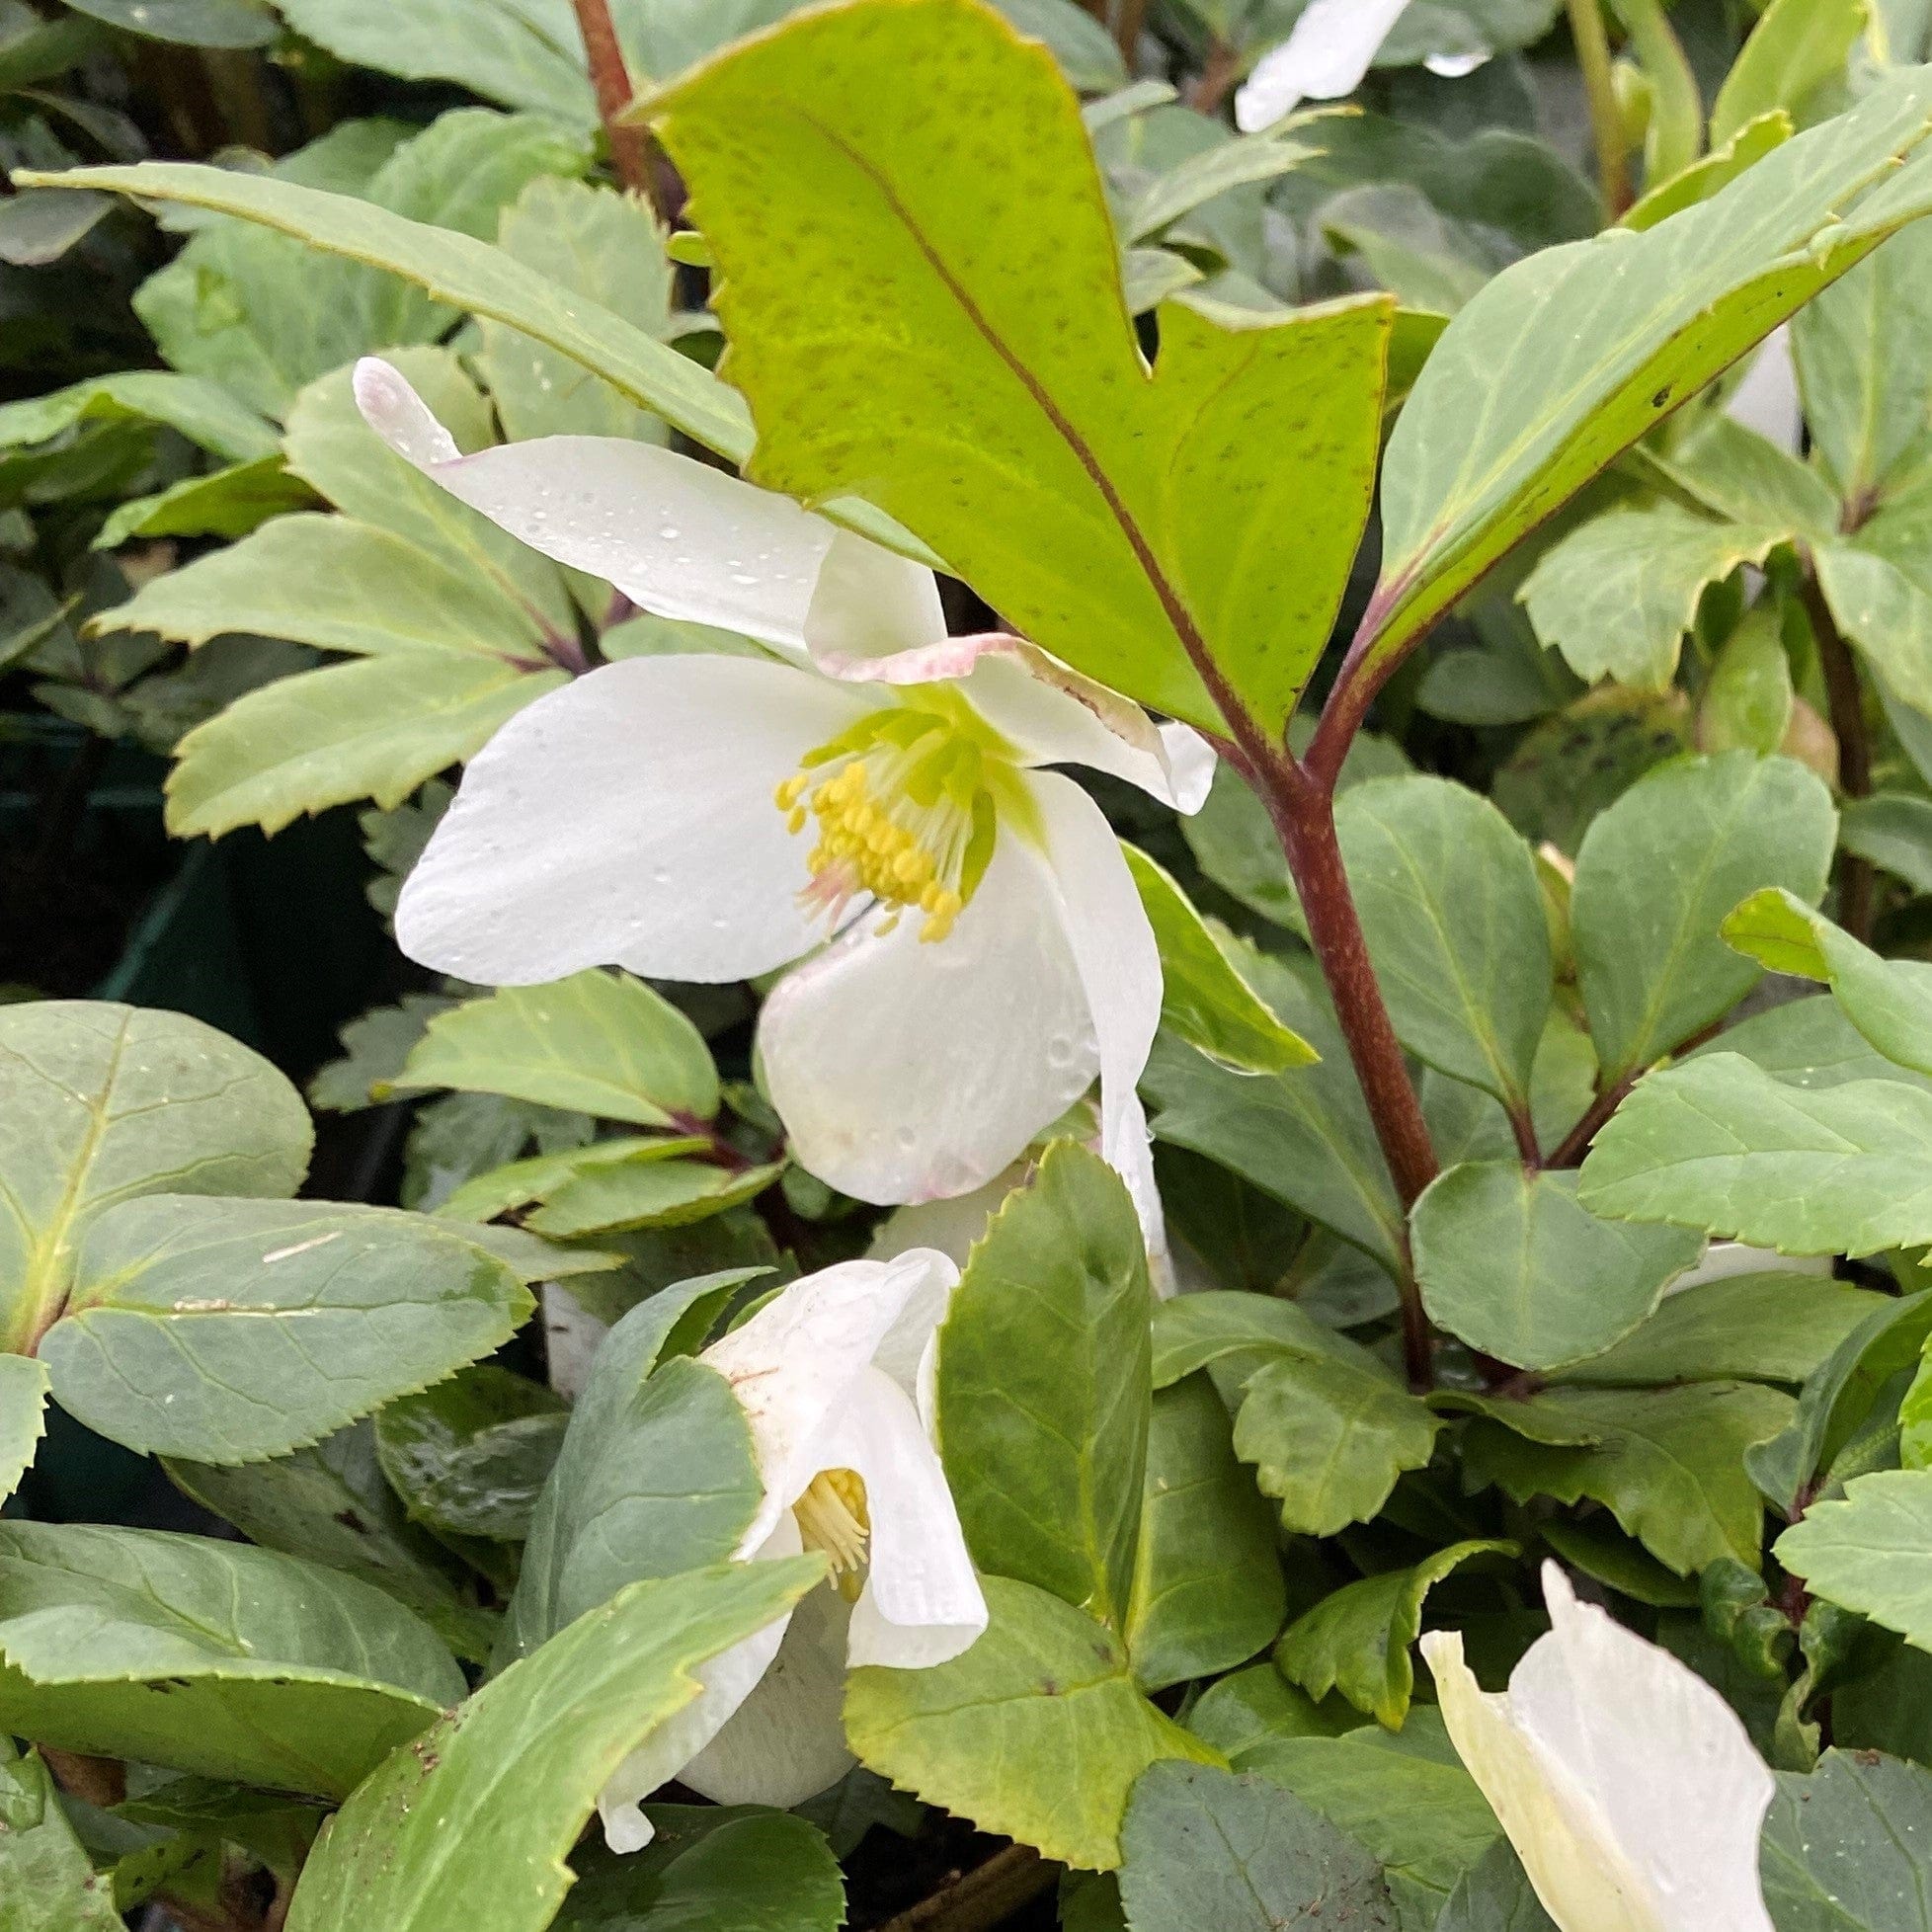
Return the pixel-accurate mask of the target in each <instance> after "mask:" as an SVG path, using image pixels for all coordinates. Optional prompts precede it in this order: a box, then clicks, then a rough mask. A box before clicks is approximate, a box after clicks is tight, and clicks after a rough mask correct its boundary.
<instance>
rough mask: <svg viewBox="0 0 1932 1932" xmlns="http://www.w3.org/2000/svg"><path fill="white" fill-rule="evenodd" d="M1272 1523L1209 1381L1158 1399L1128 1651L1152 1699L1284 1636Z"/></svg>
mask: <svg viewBox="0 0 1932 1932" xmlns="http://www.w3.org/2000/svg"><path fill="white" fill-rule="evenodd" d="M1285 1606H1286V1594H1285V1590H1284V1586H1283V1583H1282V1577H1281V1562H1280V1559H1279V1558H1278V1557H1277V1556H1276V1554H1275V1528H1274V1515H1273V1512H1272V1511H1271V1510H1270V1509H1269V1508H1268V1506H1267V1504H1266V1502H1264V1501H1263V1500H1262V1498H1261V1494H1260V1491H1259V1490H1258V1489H1256V1488H1255V1487H1254V1480H1253V1478H1252V1477H1251V1476H1249V1475H1248V1472H1247V1471H1246V1470H1244V1469H1243V1468H1242V1466H1241V1464H1240V1462H1239V1461H1238V1460H1237V1459H1236V1456H1235V1451H1234V1444H1233V1441H1232V1439H1231V1437H1230V1432H1229V1423H1228V1411H1227V1410H1226V1409H1224V1408H1223V1407H1222V1405H1221V1401H1220V1398H1219V1397H1217V1396H1216V1394H1215V1393H1214V1387H1213V1385H1212V1384H1211V1383H1210V1382H1209V1381H1208V1379H1207V1378H1206V1377H1205V1376H1191V1377H1188V1378H1186V1379H1185V1380H1183V1381H1182V1382H1180V1383H1179V1384H1178V1385H1177V1386H1175V1387H1171V1388H1164V1389H1162V1390H1160V1391H1159V1392H1158V1393H1157V1394H1156V1396H1155V1398H1154V1417H1153V1425H1152V1427H1151V1428H1150V1430H1149V1433H1148V1444H1147V1489H1146V1496H1145V1500H1144V1501H1143V1503H1142V1506H1141V1531H1140V1544H1139V1549H1138V1552H1137V1555H1136V1559H1135V1565H1134V1594H1133V1600H1132V1602H1131V1604H1130V1605H1129V1609H1128V1615H1127V1632H1126V1634H1127V1650H1128V1655H1129V1657H1130V1658H1131V1659H1132V1662H1133V1666H1134V1676H1135V1678H1136V1680H1137V1681H1138V1682H1139V1683H1140V1684H1141V1685H1142V1686H1143V1687H1145V1688H1146V1689H1148V1690H1151V1691H1157V1690H1165V1689H1166V1688H1167V1686H1168V1685H1170V1684H1177V1683H1181V1682H1183V1681H1184V1680H1185V1679H1187V1678H1190V1677H1208V1676H1212V1675H1214V1674H1215V1673H1216V1672H1218V1671H1222V1670H1226V1669H1229V1668H1230V1667H1231V1666H1233V1665H1235V1664H1238V1663H1243V1662H1246V1661H1247V1659H1248V1658H1249V1657H1251V1656H1253V1655H1254V1653H1255V1652H1256V1651H1257V1650H1260V1649H1261V1648H1262V1647H1263V1646H1264V1645H1266V1644H1267V1643H1269V1642H1270V1641H1271V1640H1272V1639H1273V1637H1274V1635H1275V1633H1276V1632H1277V1631H1278V1630H1279V1629H1280V1628H1281V1619H1282V1614H1283V1611H1284V1609H1285Z"/></svg>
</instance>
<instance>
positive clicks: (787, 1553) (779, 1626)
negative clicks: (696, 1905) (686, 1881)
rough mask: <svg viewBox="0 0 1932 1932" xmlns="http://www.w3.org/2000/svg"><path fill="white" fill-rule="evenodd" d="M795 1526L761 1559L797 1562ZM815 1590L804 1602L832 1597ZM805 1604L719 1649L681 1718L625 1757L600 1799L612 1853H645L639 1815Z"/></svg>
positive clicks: (761, 1668) (702, 1670)
mask: <svg viewBox="0 0 1932 1932" xmlns="http://www.w3.org/2000/svg"><path fill="white" fill-rule="evenodd" d="M803 1547H804V1546H803V1544H802V1543H801V1542H800V1540H799V1535H798V1525H797V1524H796V1523H794V1522H793V1521H792V1519H791V1518H790V1517H789V1516H786V1517H785V1518H784V1520H783V1521H782V1523H781V1524H780V1525H779V1526H778V1527H777V1528H776V1529H775V1530H774V1531H773V1533H772V1534H771V1536H770V1537H769V1538H768V1539H767V1540H766V1541H765V1546H764V1547H763V1548H762V1549H760V1550H759V1551H758V1552H757V1556H758V1557H759V1558H766V1557H795V1556H797V1555H798V1553H799V1551H800V1550H801V1549H802V1548H803ZM829 1594H831V1592H829V1591H825V1590H813V1591H811V1592H810V1593H809V1594H808V1595H807V1597H806V1598H805V1602H810V1600H811V1598H812V1597H814V1596H822V1595H829ZM802 1608H803V1604H802V1603H801V1604H800V1605H799V1606H798V1607H797V1608H795V1609H793V1610H792V1611H791V1612H789V1613H788V1615H787V1616H781V1617H777V1618H774V1619H773V1620H772V1621H771V1622H770V1623H768V1624H766V1625H765V1628H764V1629H763V1630H761V1631H758V1632H756V1633H755V1634H754V1635H752V1636H750V1637H748V1638H746V1639H745V1640H744V1642H743V1643H740V1644H734V1645H733V1646H732V1647H731V1649H730V1650H724V1651H721V1652H720V1653H719V1654H718V1655H717V1656H715V1657H713V1658H711V1660H710V1661H709V1662H708V1663H703V1664H700V1665H699V1666H698V1668H697V1669H696V1671H695V1672H694V1673H693V1674H694V1675H695V1676H696V1678H697V1680H698V1683H699V1684H700V1685H702V1687H703V1688H702V1689H701V1690H700V1691H699V1692H698V1694H697V1696H696V1698H695V1699H693V1701H692V1702H691V1703H689V1704H686V1705H685V1706H684V1709H683V1710H682V1711H680V1712H678V1714H677V1715H676V1716H675V1717H673V1718H671V1719H670V1720H668V1721H667V1722H666V1723H664V1724H661V1725H660V1726H659V1727H658V1728H657V1730H656V1731H652V1733H651V1734H650V1736H648V1737H647V1738H646V1739H645V1740H644V1742H643V1743H642V1744H640V1745H639V1746H638V1748H637V1749H636V1750H634V1751H632V1752H631V1754H630V1755H629V1756H628V1757H627V1758H625V1759H624V1761H623V1763H622V1764H620V1765H619V1766H618V1767H617V1769H616V1770H615V1772H613V1773H612V1775H611V1777H610V1780H609V1782H608V1783H607V1784H605V1786H604V1789H603V1790H602V1791H601V1792H600V1793H599V1794H598V1800H597V1809H598V1814H599V1816H600V1817H602V1818H603V1820H604V1843H605V1844H607V1845H608V1846H609V1847H610V1849H611V1850H612V1851H613V1852H634V1851H642V1850H643V1849H644V1847H645V1846H646V1845H648V1844H649V1843H650V1842H651V1838H652V1830H651V1820H650V1819H649V1818H647V1817H646V1816H645V1815H644V1813H643V1811H642V1810H641V1809H640V1806H641V1803H642V1801H643V1800H644V1799H646V1798H648V1797H650V1795H651V1794H652V1792H654V1791H656V1790H657V1788H658V1787H659V1786H660V1785H662V1784H668V1783H669V1782H670V1781H671V1780H672V1779H673V1778H676V1777H678V1776H680V1775H681V1774H682V1773H683V1772H684V1767H685V1766H686V1765H687V1764H689V1762H690V1761H691V1759H692V1758H693V1757H695V1756H696V1755H697V1754H698V1752H700V1751H701V1750H703V1749H704V1747H705V1745H707V1744H708V1743H709V1742H710V1741H711V1739H712V1738H713V1737H715V1736H716V1735H717V1734H718V1731H720V1730H721V1729H722V1728H723V1727H724V1726H725V1725H726V1724H728V1723H729V1722H730V1720H731V1717H732V1715H733V1713H734V1712H736V1711H737V1710H738V1709H739V1707H740V1706H741V1705H743V1703H744V1702H745V1700H746V1699H747V1698H748V1697H749V1696H751V1694H752V1692H753V1691H754V1690H755V1689H756V1688H757V1686H758V1683H759V1680H760V1679H761V1678H762V1677H764V1675H765V1672H766V1671H767V1670H769V1669H770V1667H771V1663H772V1659H773V1658H774V1657H776V1656H777V1654H778V1650H779V1647H780V1645H781V1644H782V1643H783V1641H784V1637H785V1627H786V1624H787V1623H788V1622H790V1621H792V1620H793V1619H795V1618H796V1617H797V1616H798V1614H799V1610H800V1609H802Z"/></svg>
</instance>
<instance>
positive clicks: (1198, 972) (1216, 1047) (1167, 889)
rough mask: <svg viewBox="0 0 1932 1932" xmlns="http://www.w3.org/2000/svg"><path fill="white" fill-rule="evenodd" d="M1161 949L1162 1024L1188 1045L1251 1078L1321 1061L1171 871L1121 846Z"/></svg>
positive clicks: (1133, 847) (1137, 850)
mask: <svg viewBox="0 0 1932 1932" xmlns="http://www.w3.org/2000/svg"><path fill="white" fill-rule="evenodd" d="M1120 849H1121V851H1122V852H1123V853H1124V854H1125V856H1126V859H1127V869H1128V870H1129V871H1130V872H1132V873H1133V875H1134V884H1135V885H1136V886H1137V887H1138V888H1139V890H1140V895H1141V907H1142V910H1143V911H1144V912H1145V913H1146V914H1147V918H1148V924H1149V925H1150V926H1152V927H1153V928H1154V939H1155V943H1156V944H1157V945H1158V946H1159V947H1160V949H1161V1021H1162V1024H1163V1025H1164V1026H1167V1027H1168V1028H1169V1029H1170V1030H1171V1031H1173V1032H1174V1033H1176V1034H1177V1035H1178V1036H1179V1037H1180V1038H1181V1039H1183V1040H1185V1041H1186V1042H1187V1044H1188V1045H1189V1046H1193V1047H1198V1048H1199V1049H1200V1050H1201V1051H1202V1052H1203V1053H1205V1054H1208V1055H1210V1056H1211V1057H1212V1058H1214V1059H1216V1060H1218V1061H1220V1062H1221V1063H1222V1064H1223V1065H1224V1066H1228V1067H1232V1068H1234V1069H1236V1071H1237V1072H1240V1073H1246V1074H1278V1073H1281V1072H1283V1071H1284V1070H1285V1069H1287V1068H1289V1067H1305V1066H1307V1065H1308V1064H1309V1063H1310V1062H1311V1061H1313V1060H1315V1059H1316V1058H1317V1057H1318V1056H1317V1054H1316V1052H1315V1049H1314V1048H1313V1047H1312V1046H1310V1045H1309V1044H1308V1042H1307V1041H1306V1040H1304V1039H1302V1038H1301V1036H1300V1035H1299V1034H1297V1033H1295V1032H1293V1031H1292V1030H1291V1029H1290V1028H1288V1027H1286V1026H1284V1025H1283V1024H1282V1023H1281V1021H1280V1020H1278V1019H1277V1018H1276V1017H1275V1016H1274V1014H1273V1013H1272V1012H1271V1011H1270V1010H1269V1009H1268V1007H1267V1006H1265V1005H1264V1004H1263V1003H1262V1000H1261V998H1260V996H1259V995H1258V994H1257V993H1256V992H1255V991H1254V990H1253V988H1252V987H1250V986H1249V985H1248V982H1247V981H1246V980H1245V979H1243V978H1242V976H1241V973H1240V971H1239V970H1238V969H1237V967H1236V965H1235V962H1234V959H1233V958H1231V957H1230V956H1229V954H1228V953H1227V952H1225V951H1223V949H1222V947H1221V944H1220V942H1219V941H1218V939H1217V938H1216V936H1215V932H1214V928H1212V927H1211V926H1208V924H1207V923H1206V922H1205V921H1204V920H1203V919H1202V918H1201V916H1200V914H1199V913H1198V912H1196V911H1195V910H1194V907H1193V905H1192V904H1191V903H1190V902H1189V900H1188V898H1187V895H1186V894H1185V893H1184V892H1182V891H1181V889H1180V887H1179V886H1178V885H1177V884H1176V883H1175V882H1174V879H1173V876H1172V874H1170V873H1169V872H1168V871H1167V869H1166V868H1165V867H1164V866H1162V865H1160V864H1158V863H1157V862H1156V861H1155V860H1154V859H1152V858H1150V857H1148V855H1147V854H1146V853H1145V852H1144V851H1142V850H1141V849H1140V847H1139V846H1138V845H1127V844H1126V843H1124V842H1123V843H1122V845H1121V847H1120Z"/></svg>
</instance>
